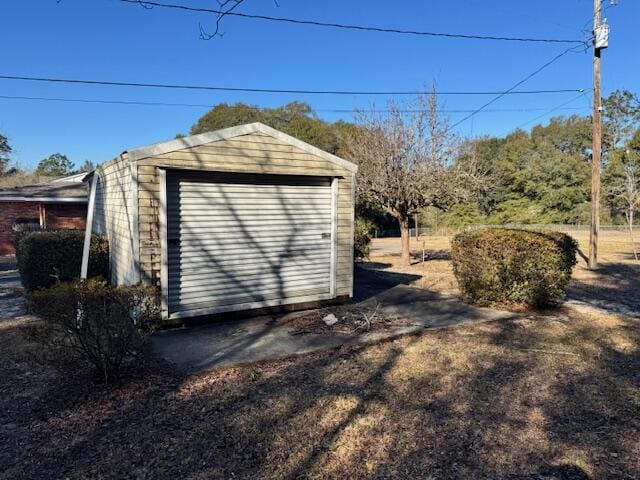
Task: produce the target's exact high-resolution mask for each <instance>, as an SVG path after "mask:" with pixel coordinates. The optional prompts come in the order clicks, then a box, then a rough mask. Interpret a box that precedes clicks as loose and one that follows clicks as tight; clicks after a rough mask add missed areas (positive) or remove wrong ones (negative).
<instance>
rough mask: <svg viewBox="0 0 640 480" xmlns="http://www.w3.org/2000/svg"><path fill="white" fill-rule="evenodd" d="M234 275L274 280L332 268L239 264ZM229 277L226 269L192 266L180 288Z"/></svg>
mask: <svg viewBox="0 0 640 480" xmlns="http://www.w3.org/2000/svg"><path fill="white" fill-rule="evenodd" d="M233 272H234V275H238V274H241V275H242V278H243V279H247V280H253V279H263V278H272V279H274V280H276V281H277V280H278V279H279V278H282V277H283V276H285V277H287V278H289V277H293V276H304V275H309V276H313V275H328V274H329V273H330V269H329V268H327V267H324V266H323V267H315V268H305V270H304V273H300V269H299V267H297V266H293V267H282V268H281V269H278V270H272V269H268V268H263V269H260V270H256V269H248V268H247V269H243V268H242V266H237V267H235V268H234V270H233ZM169 277H170V278H175V274H173V276H172V275H170V276H169ZM228 278H229V273H228V272H227V271H225V270H224V269H218V268H209V269H198V268H192V269H190V270H189V273H188V274H182V275H181V282H180V287H179V288H184V287H185V286H186V287H190V286H197V283H198V282H202V281H203V280H206V281H209V282H220V281H225V280H227V279H228Z"/></svg>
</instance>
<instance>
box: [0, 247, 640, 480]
mask: <svg viewBox="0 0 640 480" xmlns="http://www.w3.org/2000/svg"><path fill="white" fill-rule="evenodd" d="M385 241H386V240H385ZM431 241H432V243H431V244H430V247H431V250H432V251H436V252H438V251H442V253H438V255H442V258H443V259H433V257H431V258H432V259H431V260H429V261H428V262H426V267H425V268H428V270H427V275H426V277H427V278H428V279H429V281H430V282H432V283H431V286H430V287H429V288H438V289H441V290H440V291H442V292H449V293H455V288H454V286H452V284H451V283H450V282H451V273H450V270H448V268H449V267H448V261H447V260H446V259H444V258H445V256H446V250H447V244H448V242H447V241H446V239H441V240H440V243H437V242H436V241H435V239H431ZM625 255H627V254H625V252H624V242H623V241H622V240H620V241H619V242H616V241H615V239H612V240H611V241H610V242H607V243H605V244H603V249H602V257H603V260H605V262H604V263H603V269H602V270H600V271H599V272H598V273H597V274H595V276H594V277H590V276H589V275H591V274H590V273H589V272H586V271H584V267H583V266H580V267H578V268H577V271H576V280H575V282H574V285H573V286H572V289H573V292H575V294H576V295H579V294H587V293H588V292H589V289H591V288H593V289H594V290H593V291H594V292H595V293H596V294H597V295H598V296H599V298H603V299H604V298H610V299H614V298H615V299H616V300H619V299H627V297H628V298H629V299H630V300H629V302H633V297H634V296H635V295H637V288H636V287H637V284H636V283H635V282H637V281H638V280H637V276H636V277H634V276H633V275H632V274H631V273H632V272H634V271H636V270H635V268H636V267H635V265H634V264H633V263H632V262H631V261H630V259H629V258H628V256H625ZM387 256H388V255H387ZM388 257H389V256H388ZM384 258H386V257H382V258H380V257H378V258H375V261H376V262H379V263H383V264H384V263H386V262H390V263H391V261H392V260H393V259H394V257H393V256H390V257H389V260H388V261H387V260H384ZM372 265H373V263H372V264H370V265H368V266H369V267H370V268H373V267H372ZM411 268H412V269H416V270H417V271H420V269H421V268H422V265H414V266H412V267H411ZM393 270H394V268H393V267H392V266H386V267H384V268H383V269H382V270H381V273H380V275H390V276H398V275H401V276H402V275H403V274H401V273H397V272H394V271H393ZM607 272H610V273H607ZM619 272H621V273H619ZM606 275H610V276H612V277H613V278H611V279H609V278H607V277H606ZM415 277H416V276H415V275H404V277H403V278H411V279H413V281H415ZM593 278H595V279H597V280H598V281H597V282H595V283H589V282H590V281H592V279H593ZM418 280H419V281H421V282H422V281H423V279H421V278H419V279H418ZM425 285H426V283H425ZM630 288H633V289H635V290H636V292H635V293H634V292H629V291H627V290H628V289H630ZM3 294H4V295H5V297H6V298H7V299H11V301H14V300H15V298H17V297H16V296H15V294H14V293H12V292H10V291H7V292H3ZM572 294H573V293H572ZM625 301H626V300H625ZM7 312H8V311H7ZM13 315H15V310H13V311H12V312H9V313H8V314H7V313H6V312H5V310H2V309H0V479H59V478H68V479H86V478H105V479H106V478H109V479H110V478H113V479H116V478H118V479H119V478H140V479H163V478H166V479H174V478H181V479H223V478H225V479H226V478H242V479H262V478H268V479H272V478H273V479H276V478H277V479H282V478H284V479H294V478H313V479H315V478H317V479H324V478H411V479H413V478H416V479H417V478H420V479H429V480H445V479H447V480H448V479H469V480H471V479H473V480H476V479H487V480H488V479H491V480H542V479H545V480H599V479H613V480H631V479H640V320H638V319H637V318H631V317H629V316H623V315H613V314H603V313H598V312H596V311H595V310H589V309H578V307H563V308H561V309H558V310H553V311H549V312H546V313H538V314H531V315H530V316H525V317H524V318H517V319H512V320H502V321H494V322H487V323H481V324H475V325H467V326H460V327H456V328H452V329H446V330H439V331H426V332H425V333H423V334H419V335H413V336H405V337H401V338H396V339H394V340H391V341H386V342H382V343H378V344H375V345H361V346H350V347H341V348H337V349H334V350H330V351H325V352H320V353H314V354H309V355H304V356H298V357H292V358H290V359H286V360H279V361H270V362H262V363H255V364H252V365H247V366H243V367H234V368H220V369H217V370H214V371H211V372H208V373H201V374H196V375H184V374H180V373H178V372H177V371H176V370H174V369H173V368H172V367H171V366H169V365H167V364H164V363H163V362H161V361H160V360H157V359H154V358H153V357H149V358H148V359H146V360H140V361H139V362H138V363H136V364H135V365H132V366H131V367H130V369H129V370H128V371H127V374H126V376H125V378H123V379H122V380H121V381H119V382H118V383H116V384H113V385H110V386H108V387H105V386H102V385H99V384H96V383H95V382H94V380H93V377H92V376H91V374H90V373H89V372H85V371H73V372H71V371H65V370H56V369H53V368H51V367H47V366H43V365H41V364H38V363H37V362H36V361H35V360H34V358H36V356H35V355H34V354H35V353H36V351H37V349H38V347H37V346H36V345H33V344H31V343H29V342H28V341H27V340H26V338H25V336H24V333H23V327H24V326H25V325H26V324H28V323H29V322H31V321H34V320H33V319H31V318H29V317H28V316H19V315H18V316H17V317H16V316H13ZM2 317H5V318H2Z"/></svg>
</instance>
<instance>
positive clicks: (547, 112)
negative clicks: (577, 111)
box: [515, 90, 591, 130]
mask: <svg viewBox="0 0 640 480" xmlns="http://www.w3.org/2000/svg"><path fill="white" fill-rule="evenodd" d="M590 92H591V90H589V91H586V92H584V93H582V94H580V95H578V96H577V97H573V98H572V99H571V100H568V101H566V102H563V103H561V104H560V105H558V106H556V107H553V108H551V109H549V110H546V111H545V112H544V113H542V114H540V115H538V116H536V117H534V118H532V119H531V120H527V121H526V122H523V123H521V124H520V125H518V126H517V127H516V128H515V129H516V130H517V129H519V128H522V127H524V126H526V125H529V124H530V123H533V122H535V121H536V120H540V119H541V118H543V117H546V116H547V115H549V114H551V113H554V112H557V111H559V110H561V109H562V108H564V107H566V106H567V105H569V104H570V103H573V102H575V101H576V100H578V99H580V98H582V97H584V96H586V95H588V94H589V93H590ZM587 108H589V107H582V108H581V110H584V109H587Z"/></svg>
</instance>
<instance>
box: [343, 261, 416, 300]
mask: <svg viewBox="0 0 640 480" xmlns="http://www.w3.org/2000/svg"><path fill="white" fill-rule="evenodd" d="M389 266H390V265H389V264H386V263H379V262H367V264H366V265H359V264H356V265H355V267H354V288H353V301H354V302H360V301H363V300H366V299H368V298H371V297H373V296H374V295H377V294H379V293H382V292H385V291H387V290H390V289H392V288H393V287H395V286H397V285H410V284H412V283H413V282H415V281H416V280H420V278H421V277H420V275H414V274H410V273H398V272H391V271H388V270H386V268H388V267H389Z"/></svg>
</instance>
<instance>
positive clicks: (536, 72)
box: [450, 47, 584, 128]
mask: <svg viewBox="0 0 640 480" xmlns="http://www.w3.org/2000/svg"><path fill="white" fill-rule="evenodd" d="M576 48H577V47H569V48H567V49H566V50H564V51H563V52H561V53H559V54H558V55H556V56H555V57H553V58H552V59H551V60H549V61H548V62H547V63H545V64H544V65H542V66H540V67H538V68H537V69H536V70H534V71H533V72H531V73H530V74H529V75H527V76H526V77H524V78H523V79H522V80H520V81H518V82H516V83H515V84H514V85H513V86H511V87H510V88H509V89H508V90H506V91H504V92H502V93H500V94H499V95H498V96H496V97H494V98H492V99H491V100H489V101H488V102H487V103H485V104H484V105H482V106H481V107H480V108H478V109H476V110H474V111H473V112H472V113H470V114H469V115H467V116H466V117H464V118H463V119H462V120H459V121H457V122H456V123H454V124H453V125H451V127H450V128H454V127H457V126H458V125H460V124H461V123H463V122H465V121H467V120H469V119H470V118H472V117H474V116H475V115H477V114H478V113H480V112H481V111H483V110H484V109H485V108H486V107H488V106H489V105H492V104H493V103H495V102H497V101H498V100H500V99H501V98H502V97H504V96H505V95H508V94H510V93H511V92H513V91H514V90H515V89H516V88H518V87H519V86H520V85H522V84H523V83H525V82H526V81H528V80H530V79H531V78H533V77H534V76H536V75H537V74H538V73H540V72H541V71H543V70H544V69H545V68H547V67H549V66H550V65H552V64H553V63H554V62H556V61H558V60H560V59H561V58H562V57H564V56H565V55H566V54H567V53H569V52H572V51H575V50H576ZM582 91H584V90H582ZM581 93H582V92H581Z"/></svg>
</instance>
